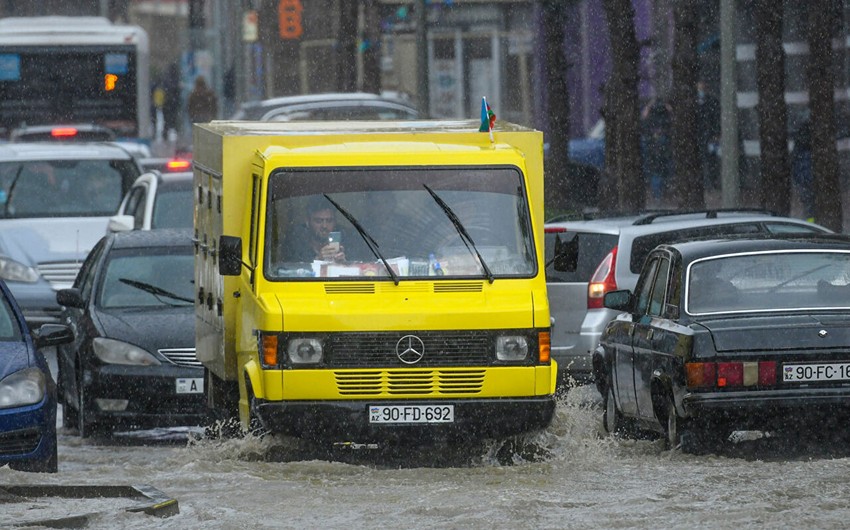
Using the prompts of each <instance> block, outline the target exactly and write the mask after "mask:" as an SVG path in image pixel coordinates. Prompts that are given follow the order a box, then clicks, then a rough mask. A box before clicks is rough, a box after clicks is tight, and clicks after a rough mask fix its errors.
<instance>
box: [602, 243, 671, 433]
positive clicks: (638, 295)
mask: <svg viewBox="0 0 850 530" xmlns="http://www.w3.org/2000/svg"><path fill="white" fill-rule="evenodd" d="M658 265H659V260H658V259H651V260H649V261H647V262H646V265H645V266H644V270H643V272H642V273H641V275H640V277H639V278H638V284H637V287H636V288H635V300H636V303H635V310H634V313H633V314H632V315H631V317H632V320H631V322H630V323H629V324H628V327H629V329H628V338H627V340H625V341H621V342H620V343H619V344H618V345H617V348H616V349H615V351H614V364H613V367H612V372H613V374H612V375H613V378H614V384H615V386H616V389H617V392H616V394H617V399H618V401H619V404H620V410H621V411H622V412H623V414H626V415H628V416H638V415H639V410H638V405H637V397H636V394H635V383H636V381H635V369H634V363H635V332H636V331H637V330H638V329H639V328H638V324H639V323H640V320H641V319H642V318H643V317H644V315H646V312H647V309H648V307H649V303H650V295H651V293H652V285H653V282H654V281H655V276H656V273H657V272H658Z"/></svg>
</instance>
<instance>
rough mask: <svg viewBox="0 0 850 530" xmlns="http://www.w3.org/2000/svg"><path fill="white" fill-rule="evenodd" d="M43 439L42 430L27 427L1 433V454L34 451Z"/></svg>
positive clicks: (19, 453) (18, 453) (20, 453)
mask: <svg viewBox="0 0 850 530" xmlns="http://www.w3.org/2000/svg"><path fill="white" fill-rule="evenodd" d="M39 441H41V431H39V430H38V429H25V430H20V431H13V432H8V433H3V434H0V456H3V455H23V454H27V453H32V452H33V451H35V449H36V447H38V442H39Z"/></svg>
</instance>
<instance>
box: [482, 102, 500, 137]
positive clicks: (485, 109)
mask: <svg viewBox="0 0 850 530" xmlns="http://www.w3.org/2000/svg"><path fill="white" fill-rule="evenodd" d="M495 124H496V113H495V112H493V109H491V108H490V105H488V104H487V98H485V97H482V98H481V127H479V128H478V131H479V132H486V133H490V141H491V142H493V141H494V140H493V126H494V125H495Z"/></svg>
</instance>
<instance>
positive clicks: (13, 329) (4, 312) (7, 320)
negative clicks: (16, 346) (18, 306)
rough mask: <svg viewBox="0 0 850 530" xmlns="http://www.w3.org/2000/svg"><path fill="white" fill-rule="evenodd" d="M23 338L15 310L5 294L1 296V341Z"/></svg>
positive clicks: (20, 339)
mask: <svg viewBox="0 0 850 530" xmlns="http://www.w3.org/2000/svg"><path fill="white" fill-rule="evenodd" d="M22 340H23V336H22V335H21V328H20V326H19V325H18V320H17V319H16V318H15V312H14V311H13V310H12V306H11V305H10V304H9V300H8V299H7V298H6V297H5V296H0V341H15V342H20V341H22Z"/></svg>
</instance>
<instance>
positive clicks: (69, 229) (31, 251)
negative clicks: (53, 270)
mask: <svg viewBox="0 0 850 530" xmlns="http://www.w3.org/2000/svg"><path fill="white" fill-rule="evenodd" d="M107 222H108V218H106V217H70V218H69V217H62V218H50V219H3V222H2V228H0V254H4V255H6V256H8V257H10V258H12V259H14V260H15V261H18V262H20V263H23V264H25V265H35V264H38V263H42V262H45V261H74V260H80V261H82V260H83V259H85V257H86V255H87V254H88V252H89V251H90V250H91V249H92V247H94V245H95V244H96V243H97V242H98V241H99V240H100V238H101V237H103V236H104V235H105V234H106V224H107Z"/></svg>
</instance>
